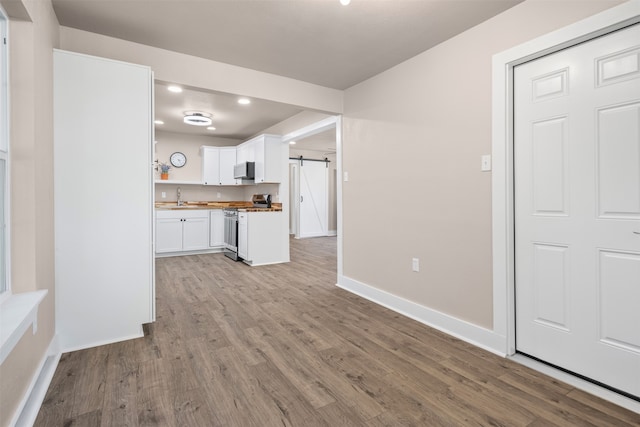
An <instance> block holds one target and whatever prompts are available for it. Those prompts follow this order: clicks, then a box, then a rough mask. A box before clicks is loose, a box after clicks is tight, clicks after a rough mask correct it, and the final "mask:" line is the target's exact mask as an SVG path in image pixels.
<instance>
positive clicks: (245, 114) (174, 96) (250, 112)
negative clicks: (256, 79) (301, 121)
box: [155, 81, 302, 140]
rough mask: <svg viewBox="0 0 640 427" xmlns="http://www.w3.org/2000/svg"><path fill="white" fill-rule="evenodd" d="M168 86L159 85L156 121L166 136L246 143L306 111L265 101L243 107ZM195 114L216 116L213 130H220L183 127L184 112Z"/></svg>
mask: <svg viewBox="0 0 640 427" xmlns="http://www.w3.org/2000/svg"><path fill="white" fill-rule="evenodd" d="M168 86H169V84H167V83H164V82H158V81H156V84H155V118H156V119H158V120H162V121H163V122H164V124H163V125H156V130H161V131H165V132H176V133H185V134H191V135H204V136H215V137H221V138H234V139H241V140H244V139H247V138H249V137H250V136H253V135H255V134H257V133H259V132H261V131H263V130H264V129H266V128H268V127H271V126H273V125H274V124H276V123H280V122H281V121H283V120H285V119H288V118H289V117H291V116H294V115H296V114H298V113H300V112H301V111H302V110H301V109H300V108H297V107H292V106H290V105H287V104H280V103H277V102H272V101H265V100H262V99H251V104H249V105H240V104H238V97H237V96H235V95H229V94H225V93H215V92H207V91H203V90H202V89H192V88H182V89H183V91H182V92H181V93H174V92H170V91H169V90H168V89H167V87H168ZM193 110H196V111H202V112H205V113H209V114H212V115H213V117H212V120H213V124H212V126H213V127H215V128H216V129H215V130H213V131H212V130H207V128H206V127H204V126H193V125H187V124H185V123H183V121H182V119H183V117H184V112H185V111H193Z"/></svg>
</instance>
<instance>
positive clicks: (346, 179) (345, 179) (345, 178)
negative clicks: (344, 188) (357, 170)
mask: <svg viewBox="0 0 640 427" xmlns="http://www.w3.org/2000/svg"><path fill="white" fill-rule="evenodd" d="M343 175H344V182H347V181H349V172H344V173H343Z"/></svg>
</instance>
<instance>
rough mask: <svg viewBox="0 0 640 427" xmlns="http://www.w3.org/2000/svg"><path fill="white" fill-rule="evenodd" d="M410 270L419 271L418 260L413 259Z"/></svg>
mask: <svg viewBox="0 0 640 427" xmlns="http://www.w3.org/2000/svg"><path fill="white" fill-rule="evenodd" d="M411 264H412V269H413V271H416V272H418V271H420V260H419V259H418V258H413V260H412V263H411Z"/></svg>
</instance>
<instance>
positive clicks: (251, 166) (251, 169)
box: [233, 162, 256, 179]
mask: <svg viewBox="0 0 640 427" xmlns="http://www.w3.org/2000/svg"><path fill="white" fill-rule="evenodd" d="M255 170H256V163H255V162H242V163H238V164H237V165H235V166H234V167H233V177H234V178H235V179H254V178H255Z"/></svg>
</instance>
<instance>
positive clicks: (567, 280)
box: [514, 25, 640, 396]
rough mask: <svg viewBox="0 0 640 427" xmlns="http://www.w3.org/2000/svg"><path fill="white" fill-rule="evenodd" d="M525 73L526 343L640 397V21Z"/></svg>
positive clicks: (520, 315) (522, 219)
mask: <svg viewBox="0 0 640 427" xmlns="http://www.w3.org/2000/svg"><path fill="white" fill-rule="evenodd" d="M514 79H515V80H514V85H515V86H514V87H515V99H514V107H515V109H514V111H515V123H514V130H515V146H514V153H515V159H514V160H515V200H516V211H515V223H516V318H517V320H516V321H517V325H516V341H517V349H518V351H521V352H523V353H526V354H529V355H531V356H535V357H537V358H539V359H542V360H544V361H546V362H549V363H551V364H554V365H557V366H560V367H562V368H565V369H567V370H570V371H573V372H575V373H578V374H581V375H584V376H586V377H589V378H591V379H593V380H596V381H599V382H601V383H604V384H606V385H608V386H611V387H614V388H616V389H618V390H621V391H623V392H626V393H629V394H632V395H635V396H640V25H635V26H633V27H631V28H628V29H626V30H621V31H618V32H616V33H613V34H610V35H607V36H604V37H600V38H598V39H595V40H593V41H590V42H588V43H583V44H580V45H578V46H575V47H573V48H570V49H566V50H564V51H561V52H558V53H555V54H552V55H549V56H546V57H543V58H540V59H538V60H535V61H532V62H529V63H526V64H523V65H521V66H518V67H516V69H515V75H514Z"/></svg>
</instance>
